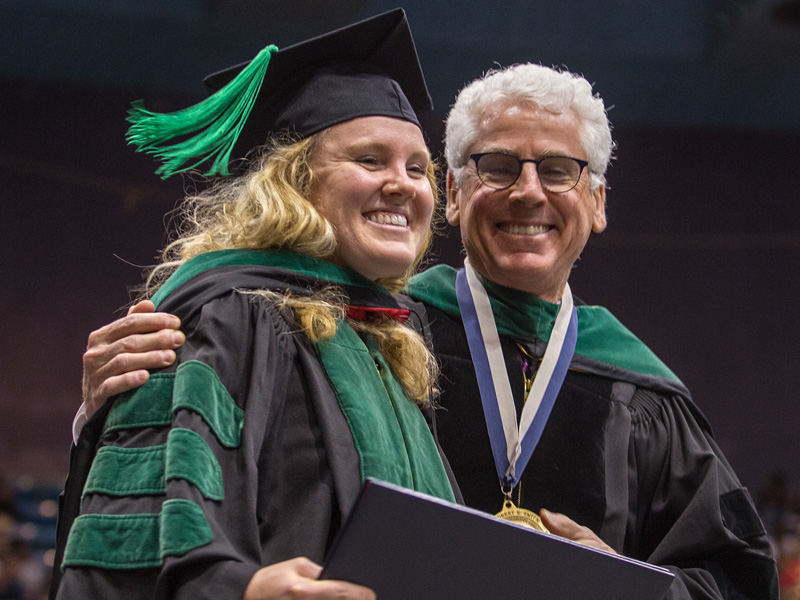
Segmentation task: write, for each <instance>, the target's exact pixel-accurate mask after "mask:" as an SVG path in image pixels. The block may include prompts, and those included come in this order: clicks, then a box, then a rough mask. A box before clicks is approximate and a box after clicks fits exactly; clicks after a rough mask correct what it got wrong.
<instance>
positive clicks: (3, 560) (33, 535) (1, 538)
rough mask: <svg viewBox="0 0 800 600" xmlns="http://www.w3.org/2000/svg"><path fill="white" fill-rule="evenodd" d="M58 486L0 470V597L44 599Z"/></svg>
mask: <svg viewBox="0 0 800 600" xmlns="http://www.w3.org/2000/svg"><path fill="white" fill-rule="evenodd" d="M59 487H60V486H57V485H52V484H43V483H38V482H34V481H33V480H30V479H28V478H22V479H20V480H16V481H14V482H12V481H9V479H8V478H6V477H4V476H3V474H2V473H0V600H43V599H45V598H47V592H48V588H49V586H50V573H51V570H52V566H53V557H54V553H55V551H54V548H55V541H56V516H57V512H58V494H59V492H60V489H59Z"/></svg>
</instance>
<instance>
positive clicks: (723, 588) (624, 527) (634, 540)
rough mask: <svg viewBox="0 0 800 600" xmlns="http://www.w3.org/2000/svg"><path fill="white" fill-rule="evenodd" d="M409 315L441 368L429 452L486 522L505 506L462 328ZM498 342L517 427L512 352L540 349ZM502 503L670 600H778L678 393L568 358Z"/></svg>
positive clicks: (735, 498)
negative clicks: (641, 569)
mask: <svg viewBox="0 0 800 600" xmlns="http://www.w3.org/2000/svg"><path fill="white" fill-rule="evenodd" d="M412 283H413V280H412ZM490 294H491V292H490ZM576 303H578V301H576ZM408 305H409V307H410V308H411V309H412V313H414V314H415V315H416V316H417V321H418V323H419V321H423V322H424V321H425V320H427V325H426V328H427V329H428V338H429V340H431V341H432V344H433V349H434V353H435V355H436V357H437V358H438V359H439V361H440V363H441V379H440V387H441V389H442V394H441V398H440V404H441V407H442V409H441V410H439V411H437V413H438V414H437V429H438V434H439V442H440V444H441V446H442V449H443V450H444V452H445V454H446V455H447V457H448V460H449V462H450V465H451V467H452V469H453V472H454V473H455V476H456V479H457V480H458V483H459V487H460V489H461V493H462V494H463V498H464V503H465V504H466V505H467V506H469V507H472V508H476V509H479V510H482V511H486V512H489V513H497V512H498V511H499V510H500V509H501V508H502V502H503V499H504V498H503V495H502V493H501V491H500V484H499V481H498V476H497V472H496V469H495V464H494V461H493V457H492V449H491V446H490V442H489V437H488V433H487V429H486V423H485V420H484V416H483V409H482V404H481V398H480V392H479V390H478V384H477V380H476V376H475V370H474V367H473V365H472V360H471V357H470V350H469V347H468V344H467V338H466V334H465V332H464V327H463V324H462V322H461V320H460V318H457V317H455V316H454V314H453V310H452V306H451V309H450V310H448V311H447V312H445V311H443V310H440V309H439V308H436V307H434V306H431V305H430V304H421V303H418V302H409V303H408ZM500 339H501V343H502V348H503V355H504V358H505V362H506V368H507V372H508V374H509V380H510V384H511V389H512V393H513V396H514V399H515V402H516V404H517V413H518V415H519V414H520V412H521V410H522V399H523V386H524V378H523V353H522V352H521V350H520V349H519V347H518V346H517V342H519V343H520V344H522V345H523V347H524V348H525V349H526V351H527V352H528V353H530V354H532V355H533V356H535V357H541V356H542V355H543V354H544V350H545V348H546V344H545V343H543V342H542V341H541V340H539V339H536V338H535V337H524V336H519V337H512V336H510V335H501V336H500ZM609 343H611V341H610V340H609ZM513 501H514V502H515V503H516V504H517V505H518V506H522V507H523V508H527V509H530V510H534V511H538V510H540V509H541V508H546V509H548V510H551V511H555V512H561V513H564V514H565V515H567V516H568V517H570V518H571V519H573V520H574V521H576V522H577V523H579V524H581V525H584V526H586V527H588V528H590V529H591V530H592V531H593V532H594V533H596V534H597V535H598V536H599V537H600V538H601V539H602V540H603V541H604V542H606V543H607V544H608V545H609V546H611V547H612V548H613V549H614V550H615V551H616V552H618V553H620V554H622V555H625V556H628V557H631V558H635V559H638V560H642V561H646V562H649V563H651V564H655V565H661V566H664V567H668V568H669V569H670V570H672V571H673V572H674V573H675V574H676V578H675V581H674V583H673V585H672V586H671V587H670V590H669V592H668V594H667V596H666V598H668V599H670V600H678V599H681V600H689V599H692V600H701V599H709V600H710V599H715V600H717V599H720V598H727V599H738V598H748V599H750V600H762V599H763V600H767V599H772V600H777V598H778V581H777V573H776V569H775V563H774V561H773V559H772V557H771V550H770V546H769V543H768V541H767V538H766V535H765V530H764V528H763V526H762V524H761V521H760V519H759V517H758V514H757V513H756V510H755V508H754V506H753V503H752V501H751V499H750V496H749V494H748V492H747V490H746V489H744V488H743V487H742V485H741V484H740V482H739V480H738V479H737V477H736V475H735V473H734V472H733V470H732V469H731V467H730V465H729V464H728V462H727V460H726V459H725V457H724V456H723V454H722V452H721V451H720V449H719V447H718V446H717V444H716V442H715V441H714V439H713V437H712V434H711V430H710V428H709V426H708V423H707V421H706V419H705V418H704V417H703V415H702V414H701V412H700V410H699V409H698V408H697V407H696V405H695V404H694V403H693V402H692V400H691V399H690V398H689V397H688V393H686V392H685V388H683V386H682V385H681V384H680V383H679V382H678V383H677V384H676V383H673V382H669V381H665V380H660V379H659V378H655V377H650V376H644V375H640V374H637V373H632V372H630V371H626V370H625V369H620V368H617V367H615V366H613V365H608V364H603V363H600V362H597V361H594V360H591V359H588V358H586V357H581V356H578V355H576V356H575V357H574V359H573V361H572V365H571V367H570V370H569V371H568V373H567V376H566V379H565V381H564V384H563V387H562V389H561V391H560V393H559V395H558V399H557V400H556V403H555V406H554V408H553V410H552V413H551V415H550V418H549V420H548V422H547V425H546V427H545V429H544V432H543V434H542V437H541V439H540V441H539V444H538V446H537V447H536V449H535V451H534V452H533V455H532V457H531V459H530V462H529V463H528V466H527V468H526V469H525V471H524V473H523V475H522V480H521V484H520V486H518V488H517V489H516V490H514V494H513ZM532 560H533V557H532ZM522 595H524V594H522ZM530 597H535V591H534V590H532V591H531V595H530Z"/></svg>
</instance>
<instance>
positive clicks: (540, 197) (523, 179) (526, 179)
mask: <svg viewBox="0 0 800 600" xmlns="http://www.w3.org/2000/svg"><path fill="white" fill-rule="evenodd" d="M510 190H511V191H510V194H509V198H510V199H512V200H519V201H521V202H543V201H544V200H546V199H547V194H546V191H545V189H544V187H543V186H542V182H541V180H540V179H539V172H538V171H537V170H536V164H535V163H532V162H526V163H523V164H522V171H520V174H519V177H518V178H517V180H516V181H515V182H514V185H512V186H511V188H510Z"/></svg>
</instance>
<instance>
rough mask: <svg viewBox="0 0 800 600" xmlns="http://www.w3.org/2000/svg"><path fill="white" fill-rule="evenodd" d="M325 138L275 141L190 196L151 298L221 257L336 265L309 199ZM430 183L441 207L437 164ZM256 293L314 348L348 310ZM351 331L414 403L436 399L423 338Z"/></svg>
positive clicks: (381, 321) (328, 296) (387, 323)
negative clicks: (257, 253)
mask: <svg viewBox="0 0 800 600" xmlns="http://www.w3.org/2000/svg"><path fill="white" fill-rule="evenodd" d="M324 135H325V131H322V132H320V133H317V134H314V135H312V136H309V137H308V138H305V139H303V140H300V141H295V140H291V139H283V140H279V141H276V142H273V143H272V144H270V146H268V147H267V149H266V151H263V152H262V153H261V154H260V156H259V157H258V158H257V159H254V161H253V162H252V166H251V167H250V170H249V171H248V172H247V173H245V174H244V175H242V176H241V177H236V178H229V179H223V180H220V181H219V182H217V183H216V184H214V185H212V186H211V187H209V189H207V190H205V191H203V192H201V193H198V194H195V195H192V196H189V197H187V198H186V200H185V201H184V202H183V204H182V206H181V210H180V214H179V220H180V225H179V228H178V231H177V237H176V239H175V240H174V241H172V242H170V243H169V244H168V245H167V246H166V248H165V249H164V250H163V252H162V254H161V263H160V264H159V265H157V266H156V267H154V268H153V270H152V271H151V272H150V274H149V276H148V278H147V281H146V284H145V296H147V297H149V296H152V294H153V293H155V291H156V290H157V289H158V288H159V287H160V286H161V284H162V283H163V282H164V281H166V279H167V278H168V277H169V276H170V275H171V274H172V273H173V272H174V271H175V269H177V268H178V267H179V266H180V265H181V264H183V263H184V262H186V261H187V260H189V259H191V258H193V257H195V256H197V255H199V254H202V253H204V252H211V251H214V250H226V249H236V248H251V249H261V250H264V249H271V248H280V249H283V250H292V251H295V252H300V253H303V254H307V255H309V256H313V257H315V258H321V259H326V260H329V259H331V257H333V255H334V252H335V249H336V232H335V230H334V228H333V226H332V225H331V223H330V222H329V221H328V220H327V219H326V218H325V217H324V216H323V215H322V214H321V213H320V212H319V211H318V210H317V209H316V208H315V207H314V205H313V203H312V202H311V200H310V199H309V194H310V191H311V186H312V182H313V178H314V172H313V169H312V165H311V159H312V158H313V154H314V151H315V150H316V148H317V147H318V145H319V143H320V140H321V139H322V138H323V136H324ZM428 180H429V181H430V184H431V189H432V192H433V197H434V202H435V205H436V206H437V207H438V204H439V202H438V196H439V194H438V187H437V182H436V165H435V164H434V163H433V161H431V163H430V166H429V168H428ZM435 213H438V211H435ZM432 236H433V223H431V226H430V227H429V229H428V233H427V236H426V239H425V243H424V244H423V247H422V248H420V250H419V253H418V254H417V257H416V259H415V261H414V264H413V265H411V267H409V269H408V270H407V271H406V272H405V273H403V274H402V275H401V276H399V277H392V278H387V279H380V280H378V283H379V284H381V285H383V286H384V287H385V288H386V289H387V290H389V291H390V292H397V291H400V290H401V289H402V288H403V287H404V286H405V284H406V282H407V281H408V278H409V277H410V276H411V275H413V274H414V272H415V271H416V269H417V267H418V265H419V263H420V262H421V260H422V258H423V256H424V255H425V252H426V251H427V249H428V246H429V245H430V241H431V239H432ZM256 293H257V294H259V295H262V296H265V297H266V298H268V299H269V300H270V301H279V302H280V303H281V304H283V305H284V306H286V307H288V308H291V309H292V311H293V312H294V315H295V318H296V321H297V323H298V325H299V326H300V328H301V329H302V331H303V332H304V333H305V334H306V335H308V337H309V338H311V340H312V341H315V342H316V341H322V340H325V339H329V338H331V337H333V335H334V334H335V333H336V327H337V324H338V322H340V321H342V320H344V318H345V317H344V312H343V309H342V308H341V303H340V302H338V301H337V297H336V294H335V293H334V294H332V293H331V292H330V290H326V291H324V292H322V293H320V294H319V295H315V296H312V297H298V296H283V295H280V294H275V293H270V292H256ZM276 296H279V298H278V297H276ZM350 324H351V325H352V326H353V327H354V329H356V330H357V331H364V332H365V333H370V334H372V335H373V336H374V337H375V339H376V340H377V341H378V343H379V344H380V348H381V351H382V353H383V354H384V356H385V358H386V360H387V362H388V363H389V365H390V367H391V369H392V371H393V373H394V374H395V377H397V379H398V381H400V383H401V384H402V385H403V387H404V388H405V390H406V392H407V393H408V395H409V397H411V398H412V399H414V400H415V401H417V402H418V403H420V404H425V403H427V402H428V401H429V400H430V397H431V394H432V392H433V391H434V390H435V381H436V376H437V367H436V361H435V359H434V358H433V356H432V355H431V354H430V352H429V351H428V349H427V346H426V345H425V343H424V341H423V340H422V338H421V337H420V336H419V334H417V333H416V332H415V331H414V330H413V329H411V328H409V327H406V326H404V325H401V324H399V323H397V322H396V321H392V320H390V319H385V318H376V319H374V320H370V321H350Z"/></svg>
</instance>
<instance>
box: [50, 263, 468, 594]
mask: <svg viewBox="0 0 800 600" xmlns="http://www.w3.org/2000/svg"><path fill="white" fill-rule="evenodd" d="M210 255H215V256H210V257H209V261H210V264H204V265H202V268H200V269H197V270H196V272H192V270H191V265H190V263H187V265H189V268H188V270H189V273H188V276H185V277H183V279H182V280H180V281H178V282H177V284H176V285H172V289H171V291H170V293H169V295H167V296H166V299H164V300H163V301H162V302H161V303H160V304H159V309H160V310H166V311H169V312H173V313H174V314H176V315H178V316H179V317H180V318H181V320H182V329H183V331H184V332H185V333H186V343H185V344H184V345H183V346H182V347H181V348H180V349H179V351H178V359H177V361H176V363H175V364H174V365H172V366H171V367H170V368H168V369H164V370H162V371H159V372H155V373H153V374H152V375H151V379H150V381H148V383H147V384H146V385H145V386H143V387H142V388H139V389H138V390H135V391H132V392H129V393H127V394H124V395H122V396H120V397H118V398H117V399H116V400H112V401H109V403H107V405H106V406H104V408H103V409H102V410H101V411H99V412H98V413H96V414H95V415H94V416H93V417H92V418H91V419H90V421H89V422H88V423H87V424H86V426H85V429H84V431H83V432H82V434H81V436H80V440H79V444H78V446H77V447H76V448H75V450H74V452H73V457H72V458H73V460H72V463H71V469H70V475H69V479H68V482H67V486H66V491H65V502H64V506H63V508H62V510H61V513H60V516H59V553H58V556H57V565H56V569H59V568H60V567H63V569H64V570H63V576H62V577H61V581H60V585H59V583H58V581H56V582H55V583H54V586H53V593H54V594H55V593H56V591H57V597H58V598H59V599H78V598H81V599H83V598H126V599H128V598H191V599H197V598H213V599H215V600H216V599H217V598H240V597H241V596H242V594H243V592H244V590H245V587H246V586H247V584H248V583H249V581H250V579H251V578H252V576H253V575H254V573H255V572H256V571H257V570H258V569H260V568H261V567H263V566H266V565H270V564H273V563H276V562H280V561H283V560H286V559H289V558H293V557H296V556H305V557H308V558H310V559H311V560H313V561H316V562H322V560H323V558H324V556H325V552H326V550H327V549H328V547H329V546H330V544H331V542H332V541H333V538H334V536H335V534H336V533H337V531H338V529H339V527H340V525H341V523H342V520H343V518H344V517H345V516H346V515H347V513H348V512H349V510H350V509H351V507H352V505H353V503H354V501H355V498H356V496H357V493H358V491H359V490H360V487H361V484H362V480H363V478H364V477H366V476H369V475H372V474H375V472H376V471H381V472H382V478H384V479H387V480H390V481H391V480H392V479H393V478H394V479H395V483H398V484H401V485H405V486H407V487H412V488H415V489H418V490H420V491H425V492H427V493H431V494H434V495H439V496H442V497H445V498H447V499H452V498H453V496H452V490H451V488H450V482H449V480H448V476H447V470H446V468H445V467H444V466H443V464H442V462H441V460H440V456H439V452H438V448H437V446H436V445H435V443H434V441H433V438H432V437H431V435H430V431H429V430H428V428H427V425H426V423H425V420H424V418H423V417H422V415H421V413H420V412H419V410H417V408H416V406H414V405H413V403H412V402H411V401H410V400H409V399H408V398H407V397H405V396H404V395H402V398H398V397H397V395H396V394H395V395H393V392H392V391H391V388H392V384H391V383H390V379H388V378H389V377H390V374H389V373H386V372H385V371H384V372H381V374H380V375H374V373H378V370H376V369H375V366H376V364H377V362H378V359H379V358H380V357H379V356H377V355H373V352H374V349H373V348H372V346H370V345H369V344H367V345H365V344H364V343H363V342H361V341H360V340H359V338H358V336H355V343H354V344H353V337H352V336H351V337H350V338H348V339H349V340H350V342H348V343H350V344H351V346H349V347H347V348H345V350H344V352H345V354H346V355H347V357H346V361H345V362H346V364H347V365H348V367H349V365H352V364H354V362H357V361H362V362H363V361H366V362H367V363H368V366H369V368H370V369H371V372H369V373H367V377H366V378H367V379H370V378H374V379H375V380H376V381H377V384H376V385H377V386H379V387H380V390H383V389H384V388H383V386H384V385H385V386H386V388H385V390H384V391H383V392H381V394H378V395H379V396H381V395H385V394H387V393H388V396H386V397H385V402H389V401H390V400H389V398H390V397H391V402H392V403H393V404H394V408H393V409H389V411H388V414H389V415H390V417H389V418H390V419H392V418H395V417H394V415H395V414H396V415H397V417H396V418H397V421H398V423H390V427H389V428H388V429H387V431H388V430H389V429H392V430H394V429H396V430H397V432H398V433H399V438H400V439H402V440H406V441H407V442H408V444H409V445H408V446H403V445H402V444H400V445H399V446H395V447H394V448H392V453H389V452H383V451H382V449H383V446H380V447H378V451H375V452H372V453H371V455H370V456H366V455H365V454H364V453H365V452H368V451H370V449H372V450H374V449H375V448H371V446H370V443H372V441H371V440H369V439H365V438H364V436H363V435H362V437H360V438H359V439H360V443H361V446H360V447H359V448H357V447H356V445H355V444H354V439H355V437H354V436H358V435H361V434H363V433H364V432H363V431H358V427H357V426H354V425H353V424H352V422H351V421H352V418H353V417H352V414H351V413H347V410H346V409H347V405H346V404H343V401H342V399H341V398H342V395H343V391H342V390H341V389H339V388H338V387H337V388H336V389H334V388H333V387H332V385H331V382H330V381H331V380H330V377H329V376H330V375H331V371H330V370H328V371H326V368H328V366H327V363H326V366H325V367H323V364H322V356H323V355H322V354H321V353H320V352H321V351H320V348H318V347H315V345H314V344H312V342H311V341H310V340H309V339H308V337H307V336H305V335H304V334H302V333H300V332H298V327H297V325H296V324H295V323H294V320H293V318H292V317H291V315H288V314H287V311H286V310H284V309H280V308H278V307H277V306H276V305H275V303H274V302H271V301H268V300H264V299H263V298H259V297H257V296H254V295H252V294H249V293H245V292H246V291H248V290H263V289H270V290H280V291H285V290H288V291H291V292H292V293H297V294H304V295H307V294H309V293H313V292H314V291H316V290H319V289H321V288H322V287H325V286H328V285H330V284H335V285H337V286H338V287H339V288H340V289H342V290H343V292H344V293H345V295H346V296H347V297H348V298H349V299H350V301H351V302H352V303H353V304H358V305H362V306H382V307H387V306H388V307H392V308H396V307H397V304H396V303H394V301H393V300H392V298H391V296H389V295H388V294H387V293H386V292H385V291H381V290H382V288H379V287H378V286H375V285H372V284H371V282H366V280H364V281H363V282H360V283H362V284H363V285H357V283H359V279H360V277H359V276H358V275H357V274H355V275H353V274H352V272H346V273H344V274H343V275H342V273H339V274H340V275H342V277H340V278H339V279H338V280H334V281H328V280H325V279H320V278H319V277H315V276H314V275H313V268H314V267H319V265H318V264H316V263H319V262H320V261H314V259H310V258H309V257H303V256H302V255H299V256H298V255H294V256H292V255H290V254H289V253H281V252H272V253H247V252H240V253H237V252H228V253H226V252H221V253H210ZM275 255H276V256H278V257H279V258H283V259H286V260H288V262H290V263H291V264H292V265H293V266H297V265H299V266H306V267H308V266H309V265H310V266H311V267H312V268H311V271H312V274H311V275H309V274H308V273H298V272H294V271H292V270H291V269H287V268H280V265H281V261H280V260H279V261H278V268H275V267H274V266H271V265H270V264H269V263H270V260H267V261H266V262H267V263H268V264H260V262H263V261H261V258H263V257H264V256H275ZM216 257H220V260H219V261H217V259H216ZM287 257H288V258H287ZM204 258H205V257H204ZM215 261H217V262H215ZM252 262H255V263H259V264H250V263H252ZM201 263H202V261H201ZM326 265H327V266H325V267H324V268H323V270H324V271H325V272H326V273H328V274H330V273H331V272H337V270H339V271H346V270H340V269H339V268H338V267H334V266H333V265H329V264H326ZM185 266H186V265H185ZM182 269H183V267H182ZM184 271H185V270H184ZM179 273H183V271H179ZM173 277H175V276H173ZM179 279H180V278H179ZM171 281H172V280H171ZM170 285H171V284H170V282H167V283H166V284H165V288H169V287H170ZM341 327H348V326H346V325H344V324H342V325H340V330H341ZM348 329H349V327H348ZM349 331H350V332H351V333H352V329H349ZM337 336H338V333H337ZM336 340H338V337H337V338H335V340H334V341H336ZM337 343H338V342H337ZM373 358H374V360H375V362H373ZM373 372H374V373H373ZM373 375H374V377H373ZM355 379H357V380H358V381H356V382H355V383H356V385H357V386H358V385H361V384H362V383H363V382H362V381H360V376H357V377H355ZM382 381H383V383H382ZM391 381H393V379H392V380H391ZM373 383H375V382H373ZM394 385H395V389H396V384H394ZM358 389H360V388H357V390H356V391H358ZM373 389H374V388H373ZM380 390H378V391H380ZM364 400H365V402H364V403H363V405H361V406H360V407H359V409H361V408H364V410H366V411H367V413H368V414H369V410H370V408H369V407H370V406H372V405H373V404H374V403H377V402H383V401H384V400H381V399H379V398H376V397H374V396H370V397H366V398H364ZM398 402H400V403H401V404H402V405H403V406H405V403H408V405H409V407H408V408H406V409H403V410H405V411H406V414H405V416H404V415H403V414H401V413H402V412H403V410H398V404H397V403H398ZM409 409H410V410H409ZM346 414H347V416H346ZM385 414H387V413H385ZM369 419H370V421H369V425H370V426H374V427H376V428H378V427H379V426H380V420H379V419H380V415H377V416H375V415H373V414H369ZM404 419H405V420H404ZM390 433H391V431H390ZM368 434H369V432H367V435H368ZM379 442H380V444H384V441H383V438H381V440H379ZM365 448H366V450H365ZM425 448H427V450H426V449H425ZM420 450H421V451H420ZM67 534H69V538H68V541H67ZM65 541H66V550H64V543H65ZM56 575H57V576H58V575H61V571H60V570H59V571H57V573H56Z"/></svg>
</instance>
